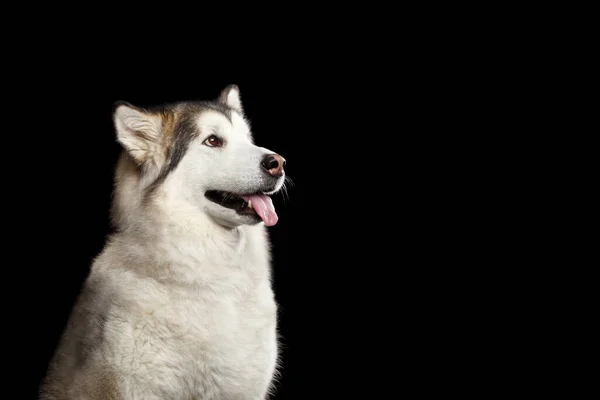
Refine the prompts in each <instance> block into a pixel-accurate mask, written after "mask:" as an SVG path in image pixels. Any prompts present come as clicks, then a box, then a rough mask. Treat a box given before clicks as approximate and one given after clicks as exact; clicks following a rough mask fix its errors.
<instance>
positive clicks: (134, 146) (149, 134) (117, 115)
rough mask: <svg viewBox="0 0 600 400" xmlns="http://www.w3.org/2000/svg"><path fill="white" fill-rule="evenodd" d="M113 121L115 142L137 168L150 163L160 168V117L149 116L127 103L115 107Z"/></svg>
mask: <svg viewBox="0 0 600 400" xmlns="http://www.w3.org/2000/svg"><path fill="white" fill-rule="evenodd" d="M113 120H114V124H115V129H116V131H117V141H118V142H119V143H120V144H121V145H122V146H123V148H124V149H125V150H126V151H127V153H129V155H131V157H132V158H133V160H134V161H135V162H136V164H138V165H139V166H142V165H144V164H148V163H151V164H153V165H155V166H157V167H160V166H161V165H162V163H163V162H164V158H165V157H164V150H165V149H164V145H163V138H162V134H161V126H162V117H161V116H160V115H158V114H149V113H147V112H145V111H143V110H141V109H139V108H137V107H135V106H132V105H131V104H129V103H125V102H120V103H118V104H117V105H116V108H115V111H114V115H113Z"/></svg>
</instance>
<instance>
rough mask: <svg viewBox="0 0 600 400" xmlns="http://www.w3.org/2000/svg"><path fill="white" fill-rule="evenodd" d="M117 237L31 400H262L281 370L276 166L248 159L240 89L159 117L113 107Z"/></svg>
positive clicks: (268, 158)
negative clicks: (117, 152)
mask: <svg viewBox="0 0 600 400" xmlns="http://www.w3.org/2000/svg"><path fill="white" fill-rule="evenodd" d="M114 123H115V130H116V135H117V140H118V142H119V143H120V144H121V145H122V147H123V150H124V151H123V154H122V155H121V158H120V159H119V162H118V165H117V168H116V174H115V192H114V200H113V210H112V217H113V221H114V226H115V233H114V234H112V235H111V236H110V238H109V239H108V241H107V244H106V247H105V248H104V249H103V251H102V253H101V254H100V255H99V256H98V257H97V258H96V259H95V260H94V263H93V265H92V268H91V271H90V274H89V277H88V278H87V280H86V282H85V285H84V288H83V290H82V292H81V294H80V296H79V298H78V300H77V303H76V305H75V307H74V309H73V312H72V315H71V318H70V321H69V323H68V324H67V327H66V330H65V332H64V333H63V337H62V339H61V341H60V344H59V346H58V348H57V350H56V353H55V355H54V358H53V360H52V361H51V363H50V366H49V369H48V372H47V375H46V377H45V379H44V381H43V383H42V385H41V388H40V391H41V397H40V399H44V400H46V399H61V400H62V399H73V400H75V399H76V400H91V399H139V400H153V399H161V400H165V399H173V400H184V399H185V400H192V399H198V400H199V399H202V400H209V399H223V400H235V399H240V400H241V399H252V400H258V399H261V400H262V399H265V398H266V397H267V396H268V394H269V392H270V389H271V388H272V382H273V378H274V375H275V373H276V367H277V360H278V342H277V305H276V303H275V298H274V295H273V291H272V288H271V274H270V251H269V242H268V237H267V233H266V228H265V226H272V225H274V224H275V223H277V218H278V217H277V214H276V213H275V209H274V207H273V203H272V201H271V199H270V197H269V195H272V194H274V193H276V192H278V191H279V190H280V189H282V187H283V185H284V181H285V180H286V176H285V173H284V167H285V163H286V161H285V159H284V158H283V157H282V156H280V155H279V154H276V153H275V152H273V151H270V150H267V149H265V148H263V147H259V146H256V145H255V144H254V143H253V139H252V133H251V130H250V127H249V124H248V121H247V120H246V119H245V117H244V111H243V107H242V103H241V101H240V95H239V89H238V87H237V86H235V85H231V86H229V87H227V88H225V89H224V90H223V91H222V92H221V94H220V96H219V97H218V99H215V100H214V101H207V102H182V103H177V104H171V105H166V106H161V107H158V108H156V109H140V108H137V107H135V106H133V105H131V104H127V103H120V104H118V105H116V108H115V111H114Z"/></svg>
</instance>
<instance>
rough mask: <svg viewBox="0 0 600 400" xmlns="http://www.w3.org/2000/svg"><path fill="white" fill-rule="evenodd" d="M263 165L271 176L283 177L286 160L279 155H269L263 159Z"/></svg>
mask: <svg viewBox="0 0 600 400" xmlns="http://www.w3.org/2000/svg"><path fill="white" fill-rule="evenodd" d="M261 165H262V166H263V168H264V169H266V170H267V171H268V172H269V174H271V175H273V176H281V175H283V168H284V167H285V158H283V157H281V156H280V155H279V154H268V155H266V156H265V157H264V158H263V160H262V162H261Z"/></svg>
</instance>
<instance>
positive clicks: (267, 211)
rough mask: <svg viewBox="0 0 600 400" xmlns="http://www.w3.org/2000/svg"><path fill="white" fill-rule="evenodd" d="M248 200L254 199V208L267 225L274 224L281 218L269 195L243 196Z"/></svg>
mask: <svg viewBox="0 0 600 400" xmlns="http://www.w3.org/2000/svg"><path fill="white" fill-rule="evenodd" d="M242 197H243V199H244V200H246V201H252V208H254V211H256V213H257V214H258V215H259V216H260V217H261V218H262V220H263V221H264V222H265V225H266V226H273V225H275V224H276V223H277V221H278V220H279V217H278V216H277V213H276V212H275V207H273V200H271V198H270V197H269V196H265V195H264V194H259V195H252V196H242Z"/></svg>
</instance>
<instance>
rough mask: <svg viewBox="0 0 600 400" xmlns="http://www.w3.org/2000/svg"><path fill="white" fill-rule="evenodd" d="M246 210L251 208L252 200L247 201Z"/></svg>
mask: <svg viewBox="0 0 600 400" xmlns="http://www.w3.org/2000/svg"><path fill="white" fill-rule="evenodd" d="M248 208H252V200H248Z"/></svg>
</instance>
